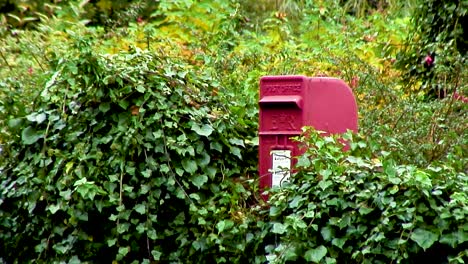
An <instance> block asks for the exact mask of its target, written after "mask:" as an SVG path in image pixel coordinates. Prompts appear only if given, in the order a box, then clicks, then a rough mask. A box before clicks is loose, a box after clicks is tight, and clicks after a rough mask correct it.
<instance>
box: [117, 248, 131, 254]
mask: <svg viewBox="0 0 468 264" xmlns="http://www.w3.org/2000/svg"><path fill="white" fill-rule="evenodd" d="M128 252H130V248H129V247H120V248H119V255H122V256H126V255H127V254H128Z"/></svg>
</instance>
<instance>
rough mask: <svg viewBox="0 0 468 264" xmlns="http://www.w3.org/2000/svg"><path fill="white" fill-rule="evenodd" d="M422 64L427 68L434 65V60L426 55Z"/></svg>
mask: <svg viewBox="0 0 468 264" xmlns="http://www.w3.org/2000/svg"><path fill="white" fill-rule="evenodd" d="M424 62H425V63H426V65H427V66H431V65H432V64H433V63H434V59H433V58H432V57H431V55H427V56H426V58H425V59H424Z"/></svg>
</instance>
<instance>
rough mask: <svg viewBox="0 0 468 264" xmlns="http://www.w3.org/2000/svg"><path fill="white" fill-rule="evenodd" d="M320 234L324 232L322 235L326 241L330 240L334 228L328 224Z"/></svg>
mask: <svg viewBox="0 0 468 264" xmlns="http://www.w3.org/2000/svg"><path fill="white" fill-rule="evenodd" d="M320 234H322V237H323V239H324V240H325V241H330V240H331V239H332V236H333V229H331V228H330V227H329V226H326V227H324V228H322V229H321V230H320Z"/></svg>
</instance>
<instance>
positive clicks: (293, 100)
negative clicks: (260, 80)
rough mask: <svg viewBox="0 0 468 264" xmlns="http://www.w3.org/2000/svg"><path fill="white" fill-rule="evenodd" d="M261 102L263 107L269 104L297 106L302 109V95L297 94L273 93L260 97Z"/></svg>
mask: <svg viewBox="0 0 468 264" xmlns="http://www.w3.org/2000/svg"><path fill="white" fill-rule="evenodd" d="M259 104H260V106H261V107H268V106H272V107H273V106H293V107H294V106H295V107H297V108H300V109H302V97H301V96H297V95H289V96H288V95H285V96H282V95H272V96H265V97H263V98H262V99H260V101H259Z"/></svg>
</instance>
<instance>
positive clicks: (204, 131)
mask: <svg viewBox="0 0 468 264" xmlns="http://www.w3.org/2000/svg"><path fill="white" fill-rule="evenodd" d="M192 130H193V131H195V133H197V134H198V135H200V136H205V137H208V136H209V135H211V133H213V127H212V126H210V125H208V124H203V126H202V127H200V126H199V125H198V124H197V123H193V125H192Z"/></svg>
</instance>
